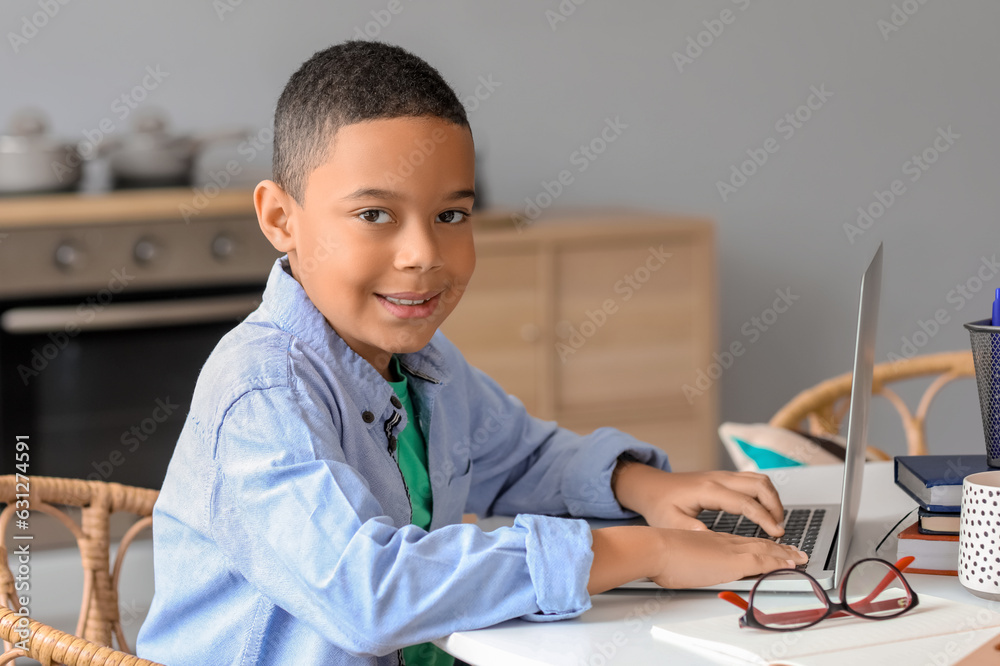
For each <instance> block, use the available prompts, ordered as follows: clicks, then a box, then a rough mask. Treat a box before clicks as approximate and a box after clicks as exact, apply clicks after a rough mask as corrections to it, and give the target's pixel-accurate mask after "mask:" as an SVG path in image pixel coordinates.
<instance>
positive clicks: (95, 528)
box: [0, 476, 158, 666]
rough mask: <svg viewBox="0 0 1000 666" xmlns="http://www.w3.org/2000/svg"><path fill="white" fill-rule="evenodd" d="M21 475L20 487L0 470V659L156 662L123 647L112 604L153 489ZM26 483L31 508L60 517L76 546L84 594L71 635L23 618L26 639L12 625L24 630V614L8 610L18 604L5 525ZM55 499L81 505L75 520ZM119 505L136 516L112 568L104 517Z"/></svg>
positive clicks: (88, 665) (77, 664) (145, 521)
mask: <svg viewBox="0 0 1000 666" xmlns="http://www.w3.org/2000/svg"><path fill="white" fill-rule="evenodd" d="M20 480H21V481H22V483H21V484H20V486H19V485H18V483H17V479H15V477H14V476H0V503H5V504H7V506H6V508H5V509H4V510H3V511H2V512H0V637H2V638H3V640H4V648H5V650H6V652H4V654H3V655H0V664H5V663H9V662H11V661H13V660H14V659H15V658H17V657H30V658H32V659H37V660H38V661H39V662H41V663H42V664H43V665H44V666H51V665H52V664H66V666H105V665H106V666H112V665H140V664H141V665H144V666H145V665H152V666H156V664H155V662H151V661H147V660H145V659H139V658H138V657H135V656H134V655H132V654H129V647H128V644H127V642H126V640H125V635H124V632H123V631H122V625H121V617H120V614H119V610H118V577H119V574H120V572H121V566H122V561H123V559H124V557H125V551H126V550H127V549H128V546H129V544H130V543H131V542H132V540H133V539H134V538H135V536H136V535H137V534H138V533H139V532H141V531H142V530H144V529H146V528H148V527H149V526H150V525H151V524H152V520H153V519H152V513H153V503H154V502H155V501H156V497H157V495H158V493H157V491H155V490H149V489H146V488H133V487H130V486H123V485H121V484H120V483H105V482H103V481H83V480H79V479H56V478H48V477H41V476H33V477H31V478H30V480H29V481H28V482H27V484H25V483H24V481H25V479H24V477H22V478H21V479H20ZM25 485H28V486H29V488H28V493H27V495H28V498H27V499H28V503H29V508H30V510H31V512H32V513H34V512H36V511H37V512H42V513H45V514H47V515H50V516H52V517H54V518H56V519H57V520H59V521H60V522H61V523H63V524H64V525H65V526H66V528H67V529H68V530H69V531H70V532H71V533H72V534H73V536H74V537H75V538H76V542H77V545H78V546H79V548H80V557H81V564H82V566H83V571H84V576H83V600H82V605H81V607H80V617H79V621H78V624H77V627H76V631H75V635H71V634H66V633H64V632H61V631H58V630H56V629H53V628H52V627H49V626H46V625H44V624H42V623H40V622H37V621H35V620H33V619H31V618H26V623H27V625H28V627H27V638H26V640H25V641H22V636H21V634H20V632H19V630H21V631H23V629H24V625H25V621H22V620H21V616H19V615H18V614H17V613H16V612H15V610H10V609H11V608H14V609H17V608H18V606H17V604H15V603H14V600H16V598H17V597H16V595H15V588H14V576H13V574H12V572H11V570H10V567H9V564H8V559H7V555H8V553H7V548H6V543H7V541H6V530H7V525H8V523H9V522H10V520H11V518H12V517H13V516H14V513H15V511H16V510H17V508H18V507H17V505H16V503H15V501H16V500H17V499H18V498H23V497H24V494H23V493H24V490H25V488H24V486H25ZM57 505H64V506H65V505H68V506H75V507H80V509H81V516H82V517H81V521H80V524H79V525H78V524H77V523H76V522H74V521H73V519H71V518H70V517H69V516H68V515H67V514H66V513H65V512H63V511H62V510H61V509H60V508H59V506H57ZM21 508H23V506H22V507H21ZM118 511H126V512H129V513H133V514H136V515H138V516H140V517H141V518H140V520H139V521H137V522H136V523H135V524H134V525H132V526H131V527H130V528H129V529H128V531H127V532H126V533H125V534H124V536H122V538H121V541H120V543H119V547H118V552H117V555H116V557H115V562H114V567H113V568H112V567H111V563H110V560H111V556H110V525H109V521H110V517H111V514H113V513H115V512H118ZM112 636H114V637H115V638H116V639H117V642H118V650H115V649H113V648H112V647H111V645H112V643H111V641H112ZM17 642H22V644H23V645H27V650H24V649H20V648H17V647H14V646H13V645H12V644H13V643H17Z"/></svg>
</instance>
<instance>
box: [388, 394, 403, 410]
mask: <svg viewBox="0 0 1000 666" xmlns="http://www.w3.org/2000/svg"><path fill="white" fill-rule="evenodd" d="M389 402H391V403H392V406H393V407H395V408H396V409H399V408H401V407H402V406H403V403H401V402H400V401H399V398H397V397H396V396H392V397H391V398H389Z"/></svg>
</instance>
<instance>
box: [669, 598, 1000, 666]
mask: <svg viewBox="0 0 1000 666" xmlns="http://www.w3.org/2000/svg"><path fill="white" fill-rule="evenodd" d="M741 614H742V611H739V610H735V612H734V613H732V614H729V615H726V616H720V617H713V618H708V619H705V620H695V621H692V622H678V623H672V624H660V625H653V628H652V630H651V631H652V634H653V637H654V638H656V639H658V640H662V641H666V642H670V643H674V644H677V645H681V646H683V647H685V648H688V649H691V650H694V651H696V652H698V653H699V654H702V655H704V656H706V657H709V658H712V659H714V660H715V661H718V662H719V663H721V664H763V665H768V666H770V665H774V666H777V665H779V664H780V665H785V664H788V665H794V666H827V665H829V666H833V665H837V666H842V665H843V664H924V663H928V664H936V665H937V664H940V665H942V666H943V665H945V664H953V663H955V662H956V661H958V660H959V659H961V658H962V657H963V656H965V655H966V654H969V653H970V652H972V651H974V650H975V649H976V648H977V647H979V646H980V645H981V644H982V643H984V642H985V641H987V640H989V639H990V638H991V637H992V636H995V635H996V633H997V628H998V627H1000V613H996V612H993V611H991V610H989V609H987V608H984V607H982V606H973V605H971V604H963V603H959V602H957V601H949V600H947V599H942V598H940V597H932V596H928V595H923V594H922V595H920V605H919V606H917V607H916V608H915V609H913V610H912V611H910V612H909V613H906V614H905V615H901V616H899V617H896V618H892V619H889V620H881V621H876V620H864V619H861V618H856V617H850V618H843V617H842V618H833V619H827V620H824V621H823V622H821V623H820V624H818V625H816V626H814V627H810V628H808V629H803V630H801V631H791V632H774V631H763V630H759V629H749V628H748V629H741V628H740V626H739V617H740V615H741Z"/></svg>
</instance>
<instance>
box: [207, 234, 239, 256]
mask: <svg viewBox="0 0 1000 666" xmlns="http://www.w3.org/2000/svg"><path fill="white" fill-rule="evenodd" d="M235 251H236V241H234V240H233V239H232V237H230V236H228V235H226V234H219V235H218V236H216V237H215V238H213V239H212V256H213V257H215V258H216V259H228V258H229V257H231V256H233V252H235Z"/></svg>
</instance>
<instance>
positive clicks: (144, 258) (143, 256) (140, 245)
mask: <svg viewBox="0 0 1000 666" xmlns="http://www.w3.org/2000/svg"><path fill="white" fill-rule="evenodd" d="M159 254H160V246H159V245H157V244H156V241H154V240H153V239H151V238H140V239H139V241H138V242H137V243H136V244H135V247H134V248H132V255H133V256H134V257H135V260H136V262H137V263H140V264H148V263H150V262H151V261H153V260H154V259H156V257H157V256H158V255H159Z"/></svg>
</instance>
